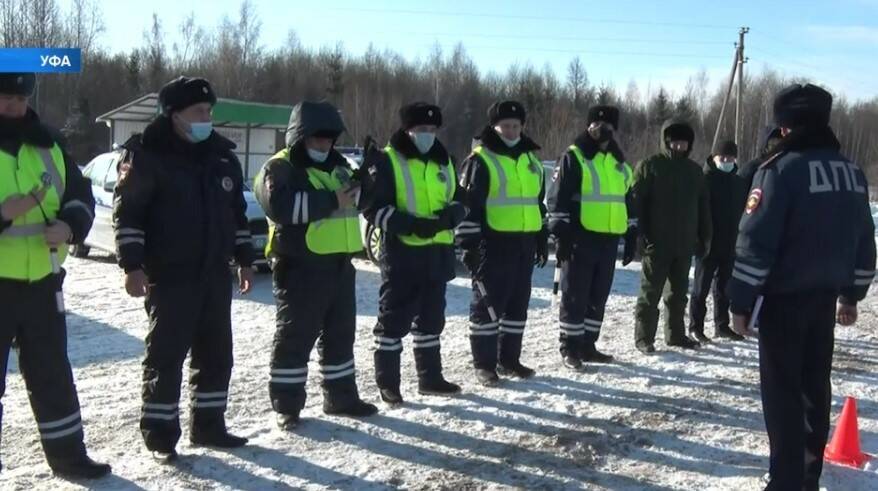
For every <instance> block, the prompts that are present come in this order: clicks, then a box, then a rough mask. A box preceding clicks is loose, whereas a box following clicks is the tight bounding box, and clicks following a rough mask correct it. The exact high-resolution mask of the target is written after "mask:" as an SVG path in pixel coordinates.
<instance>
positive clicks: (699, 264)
mask: <svg viewBox="0 0 878 491" xmlns="http://www.w3.org/2000/svg"><path fill="white" fill-rule="evenodd" d="M737 158H738V147H737V145H735V142H733V141H723V142H721V143H720V144H719V145H718V146H717V152H716V154H715V155H711V156H710V157H708V158H707V162H705V164H704V178H705V180H706V183H707V189H708V193H709V195H710V219H711V221H712V227H711V228H712V230H713V237H712V239H711V241H710V250H708V251H706V252H705V254H704V255H703V256H702V257H699V258H697V259H696V261H695V283H694V285H693V288H692V298H691V300H690V302H689V335H690V336H691V337H692V338H694V339H695V340H697V341H699V342H701V343H707V342H710V338H708V337H707V335H705V334H704V318H705V317H706V316H707V304H706V302H707V295H708V294H710V290H711V285H712V286H713V328H714V333H715V335H716V336H717V337H721V338H727V339H733V340H736V341H740V340H742V339H743V338H742V337H741V336H739V335H738V334H736V333H735V332H733V331H732V329H731V327H730V325H729V322H730V320H729V299H728V297H727V296H726V285H727V284H728V282H729V278H730V277H731V276H732V265H733V263H734V262H735V239H736V238H737V236H738V222H740V221H741V215H742V214H743V213H744V201H745V200H746V199H747V191H748V188H747V182H746V180H745V178H743V177H741V176H739V175H738V174H737V172H736V171H737V170H738V166H737Z"/></svg>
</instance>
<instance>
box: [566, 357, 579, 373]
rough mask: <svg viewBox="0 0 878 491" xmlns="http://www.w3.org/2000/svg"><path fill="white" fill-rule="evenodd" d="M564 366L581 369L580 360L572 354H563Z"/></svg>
mask: <svg viewBox="0 0 878 491" xmlns="http://www.w3.org/2000/svg"><path fill="white" fill-rule="evenodd" d="M564 366H565V367H567V368H569V369H571V370H582V360H580V359H579V357H578V356H576V355H574V354H567V355H565V356H564Z"/></svg>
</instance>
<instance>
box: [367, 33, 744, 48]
mask: <svg viewBox="0 0 878 491" xmlns="http://www.w3.org/2000/svg"><path fill="white" fill-rule="evenodd" d="M370 34H373V35H374V34H378V35H387V36H393V37H397V38H398V37H399V36H406V37H409V36H422V37H456V36H462V35H461V34H460V33H451V32H433V33H425V32H377V33H376V32H372V33H370ZM463 36H464V37H472V38H485V39H527V40H532V41H601V42H608V43H664V44H691V45H713V46H717V45H724V46H728V45H732V44H733V43H732V42H730V41H687V40H682V39H655V38H653V39H648V38H607V37H580V36H531V35H509V34H479V33H474V34H470V33H466V34H465V35H463Z"/></svg>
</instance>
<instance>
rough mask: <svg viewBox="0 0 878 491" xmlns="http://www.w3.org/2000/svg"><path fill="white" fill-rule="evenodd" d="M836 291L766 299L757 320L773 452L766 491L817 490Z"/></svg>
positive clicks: (826, 413)
mask: <svg viewBox="0 0 878 491" xmlns="http://www.w3.org/2000/svg"><path fill="white" fill-rule="evenodd" d="M836 298H837V295H836V294H835V293H834V292H827V291H822V292H807V293H795V294H788V295H774V296H766V297H765V301H764V303H763V304H762V313H761V315H760V317H759V374H760V382H761V387H762V410H763V413H764V416H765V427H766V429H767V430H768V440H769V446H770V449H771V458H770V470H769V473H770V475H771V482H770V483H769V485H768V487H767V488H766V489H769V490H790V489H796V490H799V489H806V490H812V489H813V490H816V489H818V481H819V480H820V474H821V472H822V471H823V449H824V447H825V446H826V440H827V438H828V436H829V409H830V403H831V399H832V387H831V385H830V380H829V379H830V372H831V370H832V352H833V349H834V341H835V337H834V336H835V332H834V327H835V304H836Z"/></svg>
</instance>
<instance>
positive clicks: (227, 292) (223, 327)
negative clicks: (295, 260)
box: [113, 77, 253, 460]
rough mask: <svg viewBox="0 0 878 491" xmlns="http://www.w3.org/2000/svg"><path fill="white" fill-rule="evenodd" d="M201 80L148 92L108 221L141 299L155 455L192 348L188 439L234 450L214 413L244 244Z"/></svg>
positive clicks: (228, 157) (144, 416)
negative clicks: (153, 104) (153, 94)
mask: <svg viewBox="0 0 878 491" xmlns="http://www.w3.org/2000/svg"><path fill="white" fill-rule="evenodd" d="M215 103H216V96H215V95H214V92H213V89H212V88H211V86H210V84H209V83H208V82H207V80H204V79H200V78H188V77H179V78H177V79H175V80H172V81H170V82H168V83H167V84H166V85H165V86H164V87H162V89H161V91H160V92H159V104H160V105H161V113H160V114H159V115H158V116H157V117H156V118H155V119H154V120H153V121H152V122H151V123H150V124H149V125H148V126H147V127H146V129H145V130H144V132H143V134H142V135H134V136H133V137H132V138H131V139H129V140H128V141H127V142H126V143H125V144H124V145H123V147H124V152H125V155H124V156H123V158H122V161H123V162H124V163H123V165H122V167H121V173H120V176H119V181H118V184H117V186H116V192H115V197H114V209H113V225H114V229H115V233H116V248H117V251H118V258H119V265H120V266H121V267H122V268H123V269H124V270H125V289H126V291H127V292H128V294H129V295H131V296H133V297H141V296H146V310H147V313H148V315H149V325H150V328H149V334H148V335H147V337H146V358H145V359H144V360H143V408H142V412H141V415H140V429H141V433H142V434H143V439H144V442H145V443H146V447H147V448H148V449H149V450H150V451H152V452H153V456H154V457H156V458H157V459H163V460H167V459H172V458H174V457H175V456H176V451H175V449H174V448H175V446H176V444H177V441H178V440H179V438H180V417H179V409H178V403H179V400H180V379H181V377H182V366H183V361H184V360H185V358H186V354H187V353H188V352H189V351H190V350H191V353H192V362H191V364H190V376H189V386H190V399H191V403H190V410H191V418H190V434H189V439H190V441H191V442H192V443H193V444H196V445H205V446H215V447H227V448H230V447H239V446H242V445H244V444H246V443H247V439H246V438H240V437H237V436H233V435H230V434H229V433H228V431H227V430H226V424H225V417H224V413H225V410H226V404H227V401H228V389H229V378H230V377H231V372H232V322H231V302H232V288H231V274H230V271H229V262H230V260H231V259H232V258H234V259H235V261H236V262H237V264H238V286H239V289H240V291H241V293H247V292H248V291H249V290H250V284H251V282H252V278H253V272H252V270H251V267H250V265H251V262H252V256H253V246H252V243H251V240H250V231H249V228H248V223H247V216H246V214H245V211H246V209H247V203H246V201H245V200H244V194H243V177H242V174H241V165H240V163H239V162H238V159H237V158H236V157H235V154H234V153H233V151H232V150H233V149H234V148H235V144H234V143H232V142H231V141H229V140H228V139H226V138H224V137H222V136H220V135H219V134H218V133H216V132H215V131H213V130H212V127H211V108H212V107H213V105H214V104H215Z"/></svg>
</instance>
